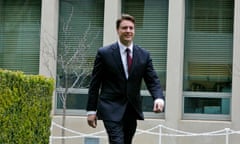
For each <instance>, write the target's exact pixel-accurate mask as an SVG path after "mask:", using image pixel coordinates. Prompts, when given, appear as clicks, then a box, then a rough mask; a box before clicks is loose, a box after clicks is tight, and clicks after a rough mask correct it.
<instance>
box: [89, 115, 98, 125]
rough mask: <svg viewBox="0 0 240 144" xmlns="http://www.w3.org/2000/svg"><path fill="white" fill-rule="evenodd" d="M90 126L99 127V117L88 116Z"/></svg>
mask: <svg viewBox="0 0 240 144" xmlns="http://www.w3.org/2000/svg"><path fill="white" fill-rule="evenodd" d="M87 121H88V125H89V126H90V127H93V128H96V127H97V116H96V114H90V115H88V116H87Z"/></svg>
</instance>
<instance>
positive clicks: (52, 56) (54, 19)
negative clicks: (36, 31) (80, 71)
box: [39, 0, 59, 78]
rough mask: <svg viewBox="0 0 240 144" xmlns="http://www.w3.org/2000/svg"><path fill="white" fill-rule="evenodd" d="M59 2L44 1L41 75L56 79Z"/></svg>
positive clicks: (55, 0)
mask: <svg viewBox="0 0 240 144" xmlns="http://www.w3.org/2000/svg"><path fill="white" fill-rule="evenodd" d="M58 10H59V0H42V16H41V37H40V38H41V40H40V64H39V74H41V75H45V76H48V77H53V78H55V77H56V60H57V41H58Z"/></svg>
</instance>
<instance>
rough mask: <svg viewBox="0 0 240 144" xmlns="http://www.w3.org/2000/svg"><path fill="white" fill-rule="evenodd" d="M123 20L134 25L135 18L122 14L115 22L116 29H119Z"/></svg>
mask: <svg viewBox="0 0 240 144" xmlns="http://www.w3.org/2000/svg"><path fill="white" fill-rule="evenodd" d="M123 20H129V21H131V22H132V23H133V24H134V25H135V18H134V17H133V16H131V15H129V14H122V16H121V18H119V19H117V22H116V28H117V29H118V28H119V26H120V23H121V22H122V21H123Z"/></svg>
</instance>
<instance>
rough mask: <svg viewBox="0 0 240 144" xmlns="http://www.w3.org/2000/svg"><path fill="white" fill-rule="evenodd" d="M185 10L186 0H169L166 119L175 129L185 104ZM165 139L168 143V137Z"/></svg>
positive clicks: (167, 123) (168, 124)
mask: <svg viewBox="0 0 240 144" xmlns="http://www.w3.org/2000/svg"><path fill="white" fill-rule="evenodd" d="M184 10H185V0H169V16H168V18H169V20H168V52H167V53H168V56H167V87H166V112H165V119H166V125H167V126H169V127H171V128H174V129H178V123H179V120H180V119H181V116H182V106H183V105H182V83H183V82H182V81H183V79H182V77H183V56H184V19H185V11H184ZM171 139H172V138H171ZM164 141H165V142H166V143H168V142H167V139H164ZM173 141H174V142H175V143H177V141H176V140H172V141H171V142H173ZM165 142H164V143H165Z"/></svg>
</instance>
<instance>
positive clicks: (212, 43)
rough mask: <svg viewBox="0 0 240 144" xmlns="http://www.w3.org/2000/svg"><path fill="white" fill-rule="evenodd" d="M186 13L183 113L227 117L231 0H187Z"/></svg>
mask: <svg viewBox="0 0 240 144" xmlns="http://www.w3.org/2000/svg"><path fill="white" fill-rule="evenodd" d="M185 12H186V13H185V16H186V17H185V49H184V81H183V88H184V96H183V102H184V116H185V118H188V116H190V118H194V116H193V117H191V115H194V114H195V115H196V114H197V115H200V116H201V115H202V118H206V119H211V116H213V118H214V119H216V117H217V116H218V118H217V119H229V115H230V104H231V84H232V53H233V12H234V1H233V0H186V11H185ZM189 114H190V115H189ZM198 119H199V117H198Z"/></svg>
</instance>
